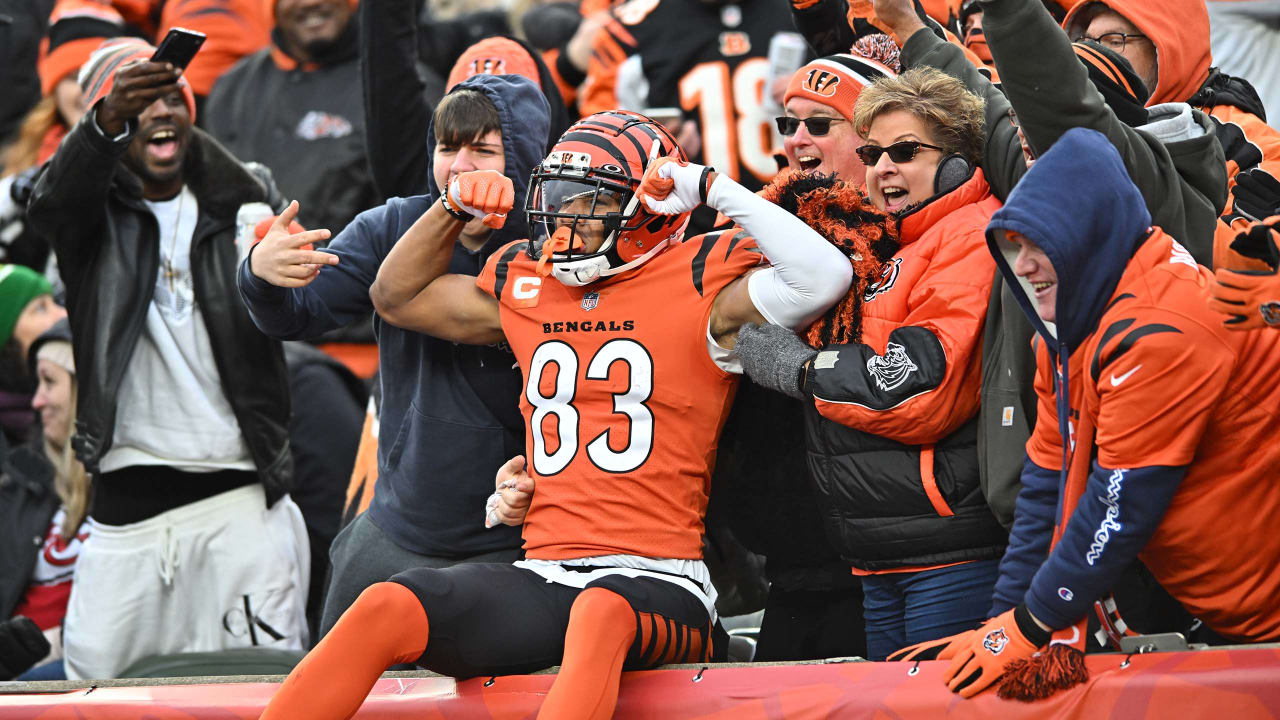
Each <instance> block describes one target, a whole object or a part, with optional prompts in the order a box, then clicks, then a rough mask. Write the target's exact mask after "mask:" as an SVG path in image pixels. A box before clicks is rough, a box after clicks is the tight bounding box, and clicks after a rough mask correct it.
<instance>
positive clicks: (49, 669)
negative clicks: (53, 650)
mask: <svg viewBox="0 0 1280 720" xmlns="http://www.w3.org/2000/svg"><path fill="white" fill-rule="evenodd" d="M14 679H15V680H17V681H19V682H36V681H39V680H66V679H67V671H66V670H65V669H64V668H63V665H62V660H61V659H58V660H54V661H52V662H48V663H45V664H44V665H37V666H36V667H33V668H31V669H30V670H28V671H26V672H24V673H22V674H21V675H19V676H18V677H16V678H14Z"/></svg>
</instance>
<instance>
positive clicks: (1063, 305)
mask: <svg viewBox="0 0 1280 720" xmlns="http://www.w3.org/2000/svg"><path fill="white" fill-rule="evenodd" d="M1150 227H1151V216H1150V214H1149V213H1148V212H1147V208H1146V204H1145V203H1144V202H1143V199H1142V194H1141V193H1140V192H1139V191H1138V188H1137V187H1136V186H1135V185H1134V184H1133V181H1132V180H1130V179H1129V175H1128V173H1127V172H1126V171H1125V168H1124V164H1123V162H1122V161H1121V159H1120V156H1119V154H1118V153H1117V152H1116V150H1115V148H1114V147H1113V146H1112V145H1111V143H1110V142H1108V140H1107V139H1106V137H1105V136H1104V135H1102V134H1101V133H1099V132H1097V131H1095V130H1087V129H1083V128H1075V129H1072V130H1069V131H1068V132H1066V133H1065V134H1064V135H1063V136H1062V137H1061V138H1060V139H1059V140H1058V142H1057V143H1055V144H1054V146H1053V147H1052V148H1051V149H1050V150H1049V152H1047V153H1045V154H1044V155H1043V156H1042V157H1041V158H1040V159H1039V160H1037V161H1036V163H1035V165H1034V166H1033V167H1032V168H1031V169H1030V170H1029V171H1027V174H1026V175H1025V176H1024V177H1023V178H1022V180H1021V181H1020V182H1019V183H1018V185H1017V186H1016V187H1015V188H1014V190H1013V192H1012V193H1010V194H1009V199H1008V201H1007V202H1006V203H1005V205H1004V207H1003V208H1001V209H1000V210H999V211H997V212H996V213H995V215H993V216H992V218H991V222H990V224H989V225H988V226H987V245H988V247H989V248H990V249H991V253H992V255H994V256H995V260H996V265H997V266H998V267H999V268H1000V272H1001V273H1002V274H1003V275H1004V278H1005V281H1006V282H1007V283H1009V286H1010V287H1012V288H1014V290H1015V293H1014V294H1015V295H1016V296H1017V297H1018V302H1019V303H1020V304H1021V306H1022V310H1023V312H1024V313H1026V315H1027V317H1028V318H1029V319H1030V321H1031V323H1032V325H1033V326H1034V327H1035V328H1036V330H1037V331H1038V333H1039V335H1040V337H1041V338H1043V340H1044V342H1045V344H1046V346H1047V349H1048V350H1049V357H1050V359H1051V362H1052V363H1053V366H1054V377H1055V381H1054V387H1055V389H1056V394H1057V409H1058V417H1057V424H1058V429H1059V432H1060V433H1061V434H1062V438H1063V442H1062V446H1063V458H1062V469H1061V471H1053V470H1049V469H1046V468H1041V467H1039V466H1037V465H1036V464H1035V463H1033V462H1031V461H1030V459H1028V460H1026V462H1025V466H1024V468H1025V469H1024V471H1023V476H1022V482H1023V489H1022V491H1021V492H1020V493H1019V495H1018V501H1017V507H1016V510H1015V514H1014V525H1013V529H1012V531H1011V533H1010V538H1009V548H1008V550H1007V551H1006V553H1005V557H1004V559H1003V560H1002V561H1001V577H1000V579H999V580H998V581H997V584H996V591H995V602H994V605H993V607H992V614H993V615H995V614H998V613H1000V612H1003V611H1004V610H1007V609H1009V608H1010V607H1012V606H1014V605H1016V604H1018V603H1020V602H1026V604H1027V607H1028V609H1030V610H1031V612H1032V613H1033V614H1034V615H1035V616H1036V617H1037V618H1039V619H1040V620H1042V621H1044V622H1045V623H1047V624H1049V625H1050V626H1051V627H1053V628H1063V627H1066V626H1068V625H1070V624H1071V623H1073V622H1075V621H1077V620H1078V619H1080V617H1082V616H1083V615H1084V614H1085V613H1086V612H1087V611H1088V608H1089V606H1090V605H1091V604H1092V602H1093V601H1094V600H1096V599H1098V598H1099V597H1100V596H1101V595H1102V594H1103V593H1105V592H1107V591H1108V590H1109V589H1110V588H1111V587H1112V585H1113V584H1114V582H1115V580H1116V579H1117V578H1119V577H1120V575H1121V574H1122V573H1123V572H1124V570H1125V569H1126V568H1127V567H1128V566H1129V564H1130V563H1131V562H1132V561H1133V559H1134V558H1136V557H1137V553H1138V551H1139V550H1141V549H1142V547H1143V546H1144V545H1145V544H1146V541H1147V540H1148V539H1149V538H1150V536H1151V533H1153V532H1154V531H1155V528H1156V526H1157V525H1158V524H1159V522H1160V519H1161V518H1162V517H1163V515H1164V511H1165V509H1166V508H1167V507H1168V503H1169V501H1170V500H1171V499H1172V497H1173V492H1174V491H1175V490H1176V489H1177V486H1178V482H1180V481H1181V478H1182V475H1183V473H1184V471H1185V468H1165V467H1150V468H1122V469H1120V468H1103V467H1101V466H1100V465H1097V463H1094V466H1093V468H1092V472H1091V474H1090V476H1089V480H1088V486H1087V487H1086V490H1085V493H1084V495H1083V496H1082V497H1081V499H1080V502H1079V504H1078V505H1077V507H1076V510H1075V512H1074V513H1073V514H1072V517H1071V519H1070V520H1069V522H1068V523H1067V527H1066V528H1065V530H1064V534H1063V537H1062V540H1061V541H1060V543H1059V545H1058V546H1057V547H1056V548H1055V549H1054V551H1053V553H1052V554H1049V553H1048V549H1049V541H1050V538H1051V536H1052V533H1053V528H1054V523H1055V520H1056V518H1058V516H1059V514H1060V504H1061V498H1062V494H1063V490H1064V488H1065V483H1066V478H1067V468H1068V466H1069V457H1068V452H1069V450H1068V449H1069V448H1070V446H1071V436H1070V433H1069V415H1070V412H1071V410H1072V408H1070V407H1069V398H1070V392H1071V391H1070V384H1069V381H1068V377H1067V375H1068V373H1067V368H1068V367H1069V366H1070V356H1071V353H1072V352H1073V351H1076V350H1078V349H1079V348H1080V347H1081V346H1082V345H1083V344H1084V342H1085V341H1086V339H1088V338H1089V336H1090V335H1092V334H1093V333H1094V331H1095V330H1096V329H1097V327H1098V324H1099V322H1100V321H1101V319H1102V316H1103V313H1104V312H1105V311H1106V309H1107V307H1108V306H1109V304H1110V303H1111V301H1112V296H1113V295H1114V294H1115V292H1116V288H1117V286H1118V285H1119V283H1120V278H1121V276H1122V275H1123V274H1124V271H1125V268H1126V266H1127V265H1128V263H1129V261H1130V259H1131V258H1132V257H1133V255H1134V253H1135V252H1136V251H1137V249H1138V248H1139V247H1140V246H1141V245H1142V243H1143V242H1144V241H1145V240H1146V239H1147V237H1148V236H1149V235H1150ZM1010 232H1016V233H1019V234H1021V235H1023V236H1025V237H1026V238H1028V239H1030V240H1031V242H1033V243H1035V245H1037V246H1038V247H1039V248H1041V249H1042V250H1043V251H1044V253H1045V255H1047V256H1048V258H1049V260H1050V262H1051V263H1052V265H1053V269H1054V271H1055V272H1056V274H1057V280H1058V288H1057V299H1056V307H1055V320H1056V322H1055V323H1052V324H1050V323H1046V322H1045V321H1044V320H1042V319H1041V318H1040V316H1039V314H1038V313H1037V312H1036V302H1035V299H1034V296H1033V294H1032V292H1031V288H1030V286H1029V284H1028V283H1027V282H1026V281H1024V280H1023V279H1022V278H1020V277H1018V276H1017V275H1015V274H1014V272H1013V262H1014V258H1016V256H1017V253H1018V245H1017V244H1016V243H1014V242H1012V241H1010V240H1008V239H1007V238H1006V234H1007V233H1010ZM1019 290H1021V292H1018V291H1019ZM1045 420H1046V418H1037V422H1038V423H1039V422H1044V421H1045ZM1081 450H1082V451H1083V452H1089V451H1090V450H1091V449H1090V448H1081ZM1117 471H1119V475H1118V476H1117V474H1116V472H1117ZM1126 476H1127V477H1126ZM1126 485H1127V486H1128V487H1132V488H1135V489H1134V490H1133V491H1131V492H1128V493H1125V492H1124V489H1125V486H1126ZM1108 511H1110V512H1111V514H1110V515H1109V514H1108ZM1104 526H1105V527H1107V528H1108V533H1107V535H1106V536H1107V538H1108V540H1107V547H1106V550H1105V551H1104V552H1101V553H1100V554H1098V553H1094V554H1093V555H1092V556H1091V553H1090V552H1089V550H1090V546H1091V544H1092V543H1094V542H1095V540H1096V538H1097V533H1096V531H1097V530H1098V529H1099V528H1100V527H1104ZM1090 558H1091V559H1090Z"/></svg>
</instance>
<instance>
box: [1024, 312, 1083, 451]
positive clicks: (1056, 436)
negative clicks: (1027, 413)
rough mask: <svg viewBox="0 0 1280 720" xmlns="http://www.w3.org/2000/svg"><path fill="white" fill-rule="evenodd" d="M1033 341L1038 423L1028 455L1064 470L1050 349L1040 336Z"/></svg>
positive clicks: (1028, 441) (1031, 438) (1032, 435)
mask: <svg viewBox="0 0 1280 720" xmlns="http://www.w3.org/2000/svg"><path fill="white" fill-rule="evenodd" d="M1031 342H1032V346H1033V347H1034V348H1035V353H1036V379H1035V390H1036V426H1035V428H1034V429H1033V430H1032V431H1031V437H1030V438H1028V439H1027V456H1028V457H1029V458H1031V462H1033V463H1035V464H1036V465H1039V466H1040V467H1042V468H1045V469H1047V470H1061V469H1062V432H1061V431H1060V430H1059V428H1058V400H1057V395H1056V394H1055V393H1054V391H1053V369H1052V367H1051V366H1050V362H1049V350H1048V348H1046V347H1045V344H1044V340H1043V339H1042V338H1040V337H1039V336H1037V337H1036V338H1034V339H1033V340H1032V341H1031ZM1072 379H1073V380H1075V378H1072ZM1072 384H1073V385H1074V384H1075V383H1072Z"/></svg>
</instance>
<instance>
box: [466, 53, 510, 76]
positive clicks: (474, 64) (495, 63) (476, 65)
mask: <svg viewBox="0 0 1280 720" xmlns="http://www.w3.org/2000/svg"><path fill="white" fill-rule="evenodd" d="M470 70H471V74H472V75H506V74H507V61H506V60H505V59H504V58H500V57H487V58H476V59H474V60H472V61H471V68H470Z"/></svg>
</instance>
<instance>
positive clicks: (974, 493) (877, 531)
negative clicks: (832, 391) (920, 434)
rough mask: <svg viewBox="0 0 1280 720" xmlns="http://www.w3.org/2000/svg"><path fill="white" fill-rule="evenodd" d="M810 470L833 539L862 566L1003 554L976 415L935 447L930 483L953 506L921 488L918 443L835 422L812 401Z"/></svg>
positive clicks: (1004, 539)
mask: <svg viewBox="0 0 1280 720" xmlns="http://www.w3.org/2000/svg"><path fill="white" fill-rule="evenodd" d="M806 415H807V418H806V419H807V422H806V423H805V427H806V435H807V438H806V439H807V444H808V447H809V470H810V472H811V474H812V475H813V478H814V481H815V482H817V484H818V488H819V492H821V493H822V495H823V496H824V504H823V507H822V514H823V521H824V525H826V528H827V534H828V535H829V536H830V537H831V540H832V542H833V543H834V544H835V545H836V547H837V548H838V549H840V551H841V552H842V553H843V554H844V555H845V558H846V559H847V560H849V562H850V563H852V564H853V566H854V568H856V569H859V570H868V571H874V570H893V569H899V568H904V567H929V566H931V565H944V564H947V563H954V562H961V561H964V560H993V559H998V558H1000V556H1001V555H1003V554H1004V546H1005V543H1006V542H1007V537H1008V536H1007V533H1006V532H1005V530H1004V528H1002V527H1001V526H1000V524H999V523H997V522H996V520H995V518H994V517H993V516H992V514H991V510H990V509H989V508H988V507H987V502H986V498H985V497H984V496H983V494H982V487H981V486H980V484H979V482H978V453H977V451H976V447H977V418H974V419H973V420H970V421H969V422H968V423H966V424H965V425H964V426H962V427H961V428H960V429H959V430H956V431H955V432H953V433H951V434H950V435H948V436H947V437H945V438H942V439H941V440H939V441H938V442H937V443H936V444H935V445H934V446H933V448H932V472H933V482H934V483H936V485H937V488H938V492H939V493H940V494H941V497H942V498H943V499H944V500H945V502H946V505H947V507H948V508H949V509H950V511H951V512H952V513H953V514H952V515H951V516H949V517H944V516H941V515H939V513H938V511H937V510H936V509H935V508H934V506H933V504H932V503H931V502H930V499H929V496H928V494H927V493H926V491H925V489H924V481H923V478H922V473H921V465H922V464H923V463H924V462H925V461H926V460H927V459H928V458H927V457H923V456H922V454H921V448H920V446H918V445H904V444H902V443H899V442H895V441H893V440H889V439H887V438H882V437H877V436H875V435H871V434H869V433H864V432H861V431H859V430H855V429H853V428H850V427H845V426H844V425H841V424H840V423H837V422H832V421H831V420H828V419H826V418H824V417H822V416H821V415H819V414H818V411H817V410H816V409H815V408H814V407H813V406H812V405H810V406H809V407H808V408H807V409H806Z"/></svg>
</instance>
